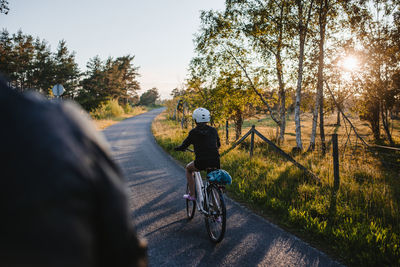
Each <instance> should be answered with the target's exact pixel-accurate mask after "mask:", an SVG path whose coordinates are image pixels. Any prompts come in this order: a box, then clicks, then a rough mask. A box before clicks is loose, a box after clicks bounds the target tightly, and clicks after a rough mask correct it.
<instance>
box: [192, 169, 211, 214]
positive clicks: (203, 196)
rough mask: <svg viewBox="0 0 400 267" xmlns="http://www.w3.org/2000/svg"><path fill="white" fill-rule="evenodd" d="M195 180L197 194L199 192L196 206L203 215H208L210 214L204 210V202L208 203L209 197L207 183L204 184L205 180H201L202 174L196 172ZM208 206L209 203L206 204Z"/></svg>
mask: <svg viewBox="0 0 400 267" xmlns="http://www.w3.org/2000/svg"><path fill="white" fill-rule="evenodd" d="M194 180H195V183H196V192H197V201H196V206H197V210H198V211H200V212H201V213H203V214H205V215H208V212H207V211H205V210H204V208H203V207H204V201H207V202H208V197H207V190H206V189H207V183H208V182H207V181H206V184H204V183H203V178H201V174H200V172H194ZM206 204H207V205H208V203H206Z"/></svg>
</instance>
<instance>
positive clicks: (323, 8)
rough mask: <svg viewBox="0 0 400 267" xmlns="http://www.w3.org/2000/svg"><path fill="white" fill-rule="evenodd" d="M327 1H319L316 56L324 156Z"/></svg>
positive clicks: (320, 127) (320, 126)
mask: <svg viewBox="0 0 400 267" xmlns="http://www.w3.org/2000/svg"><path fill="white" fill-rule="evenodd" d="M328 1H329V0H321V2H320V8H319V36H320V40H319V55H318V82H317V91H318V96H319V98H318V101H319V129H320V138H321V149H322V153H323V154H325V151H326V144H325V128H324V76H323V71H324V57H325V51H324V45H325V31H326V16H327V13H328Z"/></svg>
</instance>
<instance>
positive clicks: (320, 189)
mask: <svg viewBox="0 0 400 267" xmlns="http://www.w3.org/2000/svg"><path fill="white" fill-rule="evenodd" d="M307 116H308V117H307ZM310 118H311V117H310V116H309V115H307V114H306V115H304V116H303V122H302V126H303V128H302V134H303V140H305V141H306V142H305V143H304V147H305V148H307V146H308V143H307V142H309V141H308V140H309V135H310V131H311V121H310ZM352 122H353V123H354V125H355V126H356V127H357V130H358V132H359V134H361V135H362V136H363V138H365V139H366V140H367V141H368V142H370V143H372V141H373V140H372V139H371V135H370V132H369V128H368V127H367V125H366V124H365V123H364V122H361V121H359V120H356V119H355V118H352ZM334 123H336V116H335V115H332V116H327V118H326V119H325V124H326V128H325V130H326V135H327V138H326V139H327V140H326V141H327V142H329V141H330V134H332V133H334V132H337V133H338V135H339V143H340V189H339V191H338V193H337V201H336V206H335V207H336V209H335V212H334V213H332V214H331V213H330V205H331V203H332V184H333V164H332V157H331V152H330V147H329V146H328V149H329V150H328V153H327V154H326V155H322V154H321V152H320V151H319V149H318V147H317V149H316V151H315V152H313V153H303V154H299V155H296V156H294V157H295V158H296V160H297V161H299V162H300V163H301V164H303V165H304V166H306V167H307V168H309V169H311V170H312V171H313V172H314V173H316V174H317V175H318V176H319V177H320V178H321V181H320V183H315V182H314V181H312V180H310V179H308V178H307V177H305V176H304V175H303V173H302V172H301V171H299V170H298V169H297V168H296V167H294V166H293V165H292V164H291V163H290V162H286V161H285V160H282V158H281V157H280V156H279V155H278V154H277V153H275V152H274V151H273V150H271V148H269V147H268V146H267V145H266V144H264V143H262V142H261V141H260V140H259V139H258V138H256V141H257V142H256V145H255V153H254V156H253V158H252V159H250V158H249V151H248V147H249V139H247V140H246V141H245V142H244V143H243V145H240V146H239V147H238V148H236V149H234V150H232V151H231V152H229V153H228V154H227V155H226V156H224V157H222V158H221V165H222V167H223V168H224V169H226V170H227V171H229V173H231V175H232V177H233V183H232V185H231V186H230V187H228V193H229V194H230V196H231V197H233V198H235V199H236V200H237V201H240V202H242V203H245V205H247V206H249V207H250V208H252V209H253V210H256V211H257V212H259V213H260V214H262V215H265V214H267V215H268V216H269V217H270V218H273V219H274V220H275V223H277V224H279V225H281V226H283V227H285V228H288V229H290V230H291V231H293V232H294V233H296V234H298V235H300V236H302V237H304V238H306V239H307V240H308V241H309V242H311V243H313V244H318V245H319V246H322V247H324V248H327V249H326V250H327V251H330V252H333V254H334V255H337V256H338V257H340V258H342V259H343V260H344V262H346V264H348V265H353V266H360V265H365V266H388V265H392V266H394V265H396V266H397V265H400V247H399V245H398V244H399V243H400V209H399V207H400V197H399V196H400V179H399V178H400V177H399V170H400V155H399V153H393V154H386V152H384V153H382V152H381V151H373V152H371V151H369V150H367V149H365V148H363V147H362V146H359V145H360V141H359V140H358V141H357V139H356V137H355V135H354V134H351V135H350V136H349V137H348V135H347V134H346V132H348V131H349V127H347V129H348V130H347V131H346V127H345V125H344V123H343V121H342V126H341V127H336V126H335V125H334ZM396 123H397V122H396ZM252 124H255V125H256V129H258V130H259V131H260V132H261V133H262V134H264V135H265V136H266V137H267V138H270V139H274V136H275V127H274V125H273V123H272V122H271V120H270V119H269V118H266V117H265V116H260V117H258V118H252V119H250V120H248V121H246V122H245V124H244V129H243V134H244V133H245V132H246V131H247V130H249V129H250V127H251V125H252ZM152 129H153V133H154V135H155V137H156V140H157V142H158V143H159V144H160V145H161V146H162V147H163V148H164V149H165V150H166V151H167V152H168V153H170V154H171V155H172V156H173V157H175V158H177V159H178V160H180V161H182V162H183V163H186V162H188V161H190V160H192V158H193V155H192V153H182V152H175V151H173V148H174V147H175V146H177V145H179V144H180V143H181V142H182V140H183V138H184V137H185V136H186V135H187V133H188V131H189V130H190V129H186V130H185V129H184V130H182V129H180V127H179V125H178V124H177V123H176V122H173V121H170V120H166V115H165V114H162V115H160V116H159V117H158V118H156V120H155V121H154V123H153V128H152ZM398 131H399V129H398V128H396V124H395V126H394V134H393V135H394V136H396V138H397V136H398ZM219 132H220V136H221V138H222V143H223V146H222V148H221V151H224V150H226V149H227V148H228V147H229V146H230V145H226V144H225V137H224V136H225V133H224V127H221V128H220V129H219ZM286 133H287V134H286V136H285V138H286V141H285V143H284V145H283V146H282V148H283V149H284V150H286V151H287V152H290V150H291V148H292V147H293V146H295V144H296V143H295V135H294V122H293V120H291V119H289V121H288V124H287V131H286ZM233 135H234V131H233V128H231V129H230V140H231V141H232V140H233ZM318 139H319V138H317V140H318ZM397 140H398V139H397ZM345 144H346V146H345ZM328 145H329V144H328ZM396 160H397V162H396ZM388 162H392V163H394V164H395V165H394V167H391V166H390V165H387V163H388Z"/></svg>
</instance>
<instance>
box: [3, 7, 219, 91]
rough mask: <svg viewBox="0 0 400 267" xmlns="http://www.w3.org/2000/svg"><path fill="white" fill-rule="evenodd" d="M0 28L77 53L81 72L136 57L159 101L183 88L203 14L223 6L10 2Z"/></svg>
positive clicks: (144, 79)
mask: <svg viewBox="0 0 400 267" xmlns="http://www.w3.org/2000/svg"><path fill="white" fill-rule="evenodd" d="M8 2H9V8H10V11H9V13H8V15H4V14H0V27H1V29H7V30H8V31H9V33H10V34H12V33H16V32H17V31H18V30H22V32H23V33H24V34H30V35H32V36H34V37H39V38H40V39H42V40H43V39H44V40H46V41H47V42H48V43H49V45H50V46H51V50H52V51H55V50H56V48H57V45H58V42H59V41H60V40H65V41H66V42H67V47H68V49H69V50H70V51H75V57H76V62H77V63H78V65H79V68H80V69H81V70H85V68H86V63H87V62H88V61H89V59H90V58H92V57H94V56H96V55H98V56H100V58H101V59H103V60H104V59H106V58H108V57H109V56H111V57H114V58H116V57H119V56H124V55H127V54H130V55H134V56H135V59H134V61H133V64H134V66H138V67H139V74H140V75H141V76H140V77H139V79H138V80H139V82H140V84H141V88H142V90H141V91H140V92H139V94H141V93H143V92H144V91H146V90H148V89H150V88H152V87H156V88H157V89H158V90H159V92H160V95H161V98H162V99H167V98H170V93H171V91H172V90H173V89H174V88H176V87H179V86H181V85H182V84H183V83H184V81H185V78H186V77H187V76H186V75H187V69H188V65H189V62H190V59H191V58H192V57H193V56H194V55H195V53H194V44H193V39H194V34H195V33H197V32H198V30H199V28H200V11H201V10H210V9H213V10H222V9H223V8H224V3H225V0H114V1H106V0H79V1H78V0H69V1H65V0H35V1H32V0H18V1H17V0H8Z"/></svg>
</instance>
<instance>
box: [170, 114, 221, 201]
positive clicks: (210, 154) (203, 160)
mask: <svg viewBox="0 0 400 267" xmlns="http://www.w3.org/2000/svg"><path fill="white" fill-rule="evenodd" d="M192 117H193V119H194V121H195V122H196V127H195V128H193V129H192V130H191V131H190V132H189V135H188V137H186V139H185V140H184V141H183V143H182V144H181V145H180V146H178V147H176V148H175V150H176V151H184V150H186V149H187V148H188V147H189V146H190V145H191V144H193V147H194V153H195V160H194V161H192V162H190V163H189V164H188V165H186V179H187V182H188V184H189V191H190V192H189V194H185V195H183V198H185V199H188V200H196V197H195V182H194V178H193V172H195V171H202V170H206V169H220V161H219V152H218V149H219V148H220V146H221V143H220V140H219V136H218V132H217V130H216V129H215V128H214V127H211V126H209V125H207V122H210V112H209V111H208V110H207V109H205V108H197V109H195V111H193V115H192Z"/></svg>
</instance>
